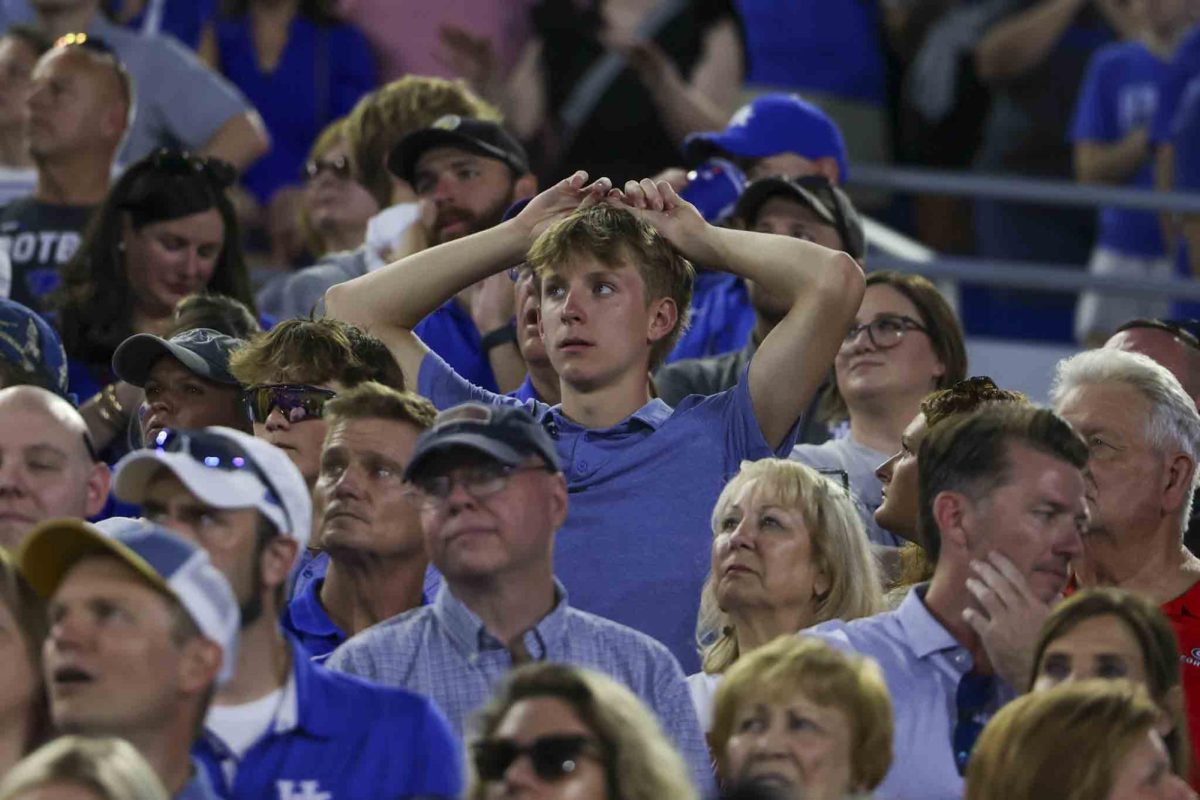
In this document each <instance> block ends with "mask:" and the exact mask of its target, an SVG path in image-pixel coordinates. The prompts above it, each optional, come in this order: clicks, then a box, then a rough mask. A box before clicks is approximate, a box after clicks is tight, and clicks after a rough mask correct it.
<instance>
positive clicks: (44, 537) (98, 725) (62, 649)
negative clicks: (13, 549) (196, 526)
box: [18, 519, 238, 800]
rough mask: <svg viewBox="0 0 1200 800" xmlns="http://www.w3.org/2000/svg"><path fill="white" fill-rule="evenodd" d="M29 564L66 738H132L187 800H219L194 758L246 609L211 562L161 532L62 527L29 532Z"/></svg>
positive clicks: (24, 562)
mask: <svg viewBox="0 0 1200 800" xmlns="http://www.w3.org/2000/svg"><path fill="white" fill-rule="evenodd" d="M18 564H19V566H20V569H21V572H22V573H23V574H24V575H25V577H26V578H27V579H28V580H29V585H30V586H32V587H33V589H34V591H36V592H37V593H38V594H40V595H42V596H43V597H45V598H46V599H47V601H48V603H49V613H50V634H49V636H48V637H47V639H46V644H45V647H44V653H43V656H44V660H43V669H44V673H45V680H46V689H47V692H48V694H49V695H50V713H51V717H52V718H53V721H54V726H55V728H57V729H58V730H59V731H60V732H63V733H78V734H83V735H87V736H117V737H120V738H122V739H125V740H126V741H128V742H129V743H130V744H132V745H133V746H134V747H136V748H137V749H138V751H139V752H140V753H141V754H142V756H144V757H145V759H146V761H147V762H149V764H150V766H151V767H152V768H153V769H154V771H155V772H156V773H157V774H158V777H159V779H160V780H162V783H163V786H165V787H166V788H167V791H168V792H170V794H171V796H172V797H174V798H176V800H210V798H216V797H219V795H217V794H216V793H215V792H213V789H212V787H211V785H210V783H209V781H208V778H207V775H206V773H205V771H204V769H203V767H201V766H199V765H198V764H196V763H195V762H193V760H192V757H191V748H192V742H193V741H194V739H195V738H196V732H197V731H198V730H199V729H200V723H201V721H202V720H203V719H204V713H205V709H206V708H207V707H208V703H209V698H210V697H211V696H212V693H213V691H214V689H215V688H216V687H217V686H219V685H220V684H222V683H225V682H227V681H228V680H229V678H230V677H231V675H232V674H233V668H234V662H235V659H236V656H235V649H236V646H237V631H238V608H237V602H236V601H235V600H234V597H233V592H232V591H230V588H229V584H228V583H227V582H226V581H225V579H224V578H223V577H222V576H221V574H220V573H219V572H217V571H216V569H215V568H213V566H212V564H211V563H210V562H209V560H208V555H207V554H206V553H205V552H204V551H203V550H201V549H199V548H198V547H196V546H194V545H192V544H189V543H188V542H185V541H184V540H182V539H180V538H178V537H176V536H174V535H173V534H171V533H168V532H167V531H165V530H163V529H162V528H159V527H158V526H156V525H152V524H150V523H143V522H139V521H136V520H120V521H119V524H117V525H114V526H112V527H108V528H106V530H104V531H102V530H100V529H99V528H97V527H95V526H93V525H89V524H88V523H86V522H81V521H78V520H62V519H58V520H50V521H49V522H45V523H43V524H41V525H39V526H38V527H37V528H36V529H35V530H34V531H33V532H32V533H31V534H30V536H29V538H28V539H27V540H26V542H25V544H24V545H23V546H22V548H21V550H20V553H19V556H18Z"/></svg>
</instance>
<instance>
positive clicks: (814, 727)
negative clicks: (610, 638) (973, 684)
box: [710, 636, 893, 800]
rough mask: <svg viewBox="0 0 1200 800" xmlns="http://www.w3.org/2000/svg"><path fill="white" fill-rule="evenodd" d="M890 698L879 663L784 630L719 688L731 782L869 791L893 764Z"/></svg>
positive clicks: (818, 792)
mask: <svg viewBox="0 0 1200 800" xmlns="http://www.w3.org/2000/svg"><path fill="white" fill-rule="evenodd" d="M892 734H893V722H892V702H891V698H890V696H889V695H888V690H887V684H886V683H884V680H883V675H882V673H881V672H880V671H879V667H878V665H876V664H875V662H873V661H871V660H870V659H867V658H863V657H862V656H858V655H855V654H852V653H842V652H839V651H837V650H835V649H834V648H832V647H830V646H829V645H828V644H826V643H825V642H823V641H821V640H819V639H808V638H805V637H803V636H781V637H779V638H778V639H776V640H775V641H773V642H771V643H770V644H768V645H765V646H763V647H760V648H759V649H757V650H755V651H754V652H753V653H751V654H749V655H747V656H746V657H745V658H743V659H741V660H740V661H738V663H736V664H734V665H733V667H731V668H730V670H729V673H728V674H727V675H726V676H725V680H724V681H723V682H722V683H721V687H720V688H719V689H718V690H717V696H716V703H715V708H714V715H713V727H712V736H711V739H710V741H711V745H712V749H713V756H714V758H715V760H716V763H717V774H718V777H719V778H720V781H721V784H722V785H723V786H724V787H725V788H726V789H727V790H729V789H732V790H735V791H736V790H739V789H747V788H749V787H752V786H757V785H762V786H766V787H770V788H772V789H774V790H776V793H775V794H773V795H771V796H772V797H778V798H780V800H786V799H787V798H804V800H845V798H849V797H852V796H853V797H864V796H868V795H869V793H870V792H871V791H873V790H874V789H875V787H876V786H878V785H879V783H880V782H881V781H882V780H883V778H884V776H885V775H887V771H888V768H889V767H890V766H891V763H892Z"/></svg>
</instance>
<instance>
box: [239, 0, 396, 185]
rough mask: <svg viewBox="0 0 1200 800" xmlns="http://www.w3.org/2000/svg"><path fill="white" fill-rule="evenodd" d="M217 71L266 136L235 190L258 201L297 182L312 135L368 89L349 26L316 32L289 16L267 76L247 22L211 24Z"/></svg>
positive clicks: (362, 47)
mask: <svg viewBox="0 0 1200 800" xmlns="http://www.w3.org/2000/svg"><path fill="white" fill-rule="evenodd" d="M216 32H217V45H218V48H219V50H220V64H221V72H222V74H224V75H225V77H227V78H228V79H229V80H231V81H232V82H233V83H234V85H236V86H237V87H238V88H239V89H241V90H242V92H243V93H244V94H245V95H246V97H247V98H248V99H249V100H250V102H251V103H253V104H254V106H255V108H257V109H258V112H259V113H260V114H261V115H262V118H263V121H264V122H265V123H266V125H267V130H268V131H269V132H270V134H271V150H270V151H269V152H268V153H267V154H266V155H265V156H263V157H262V158H260V159H258V160H257V161H255V162H254V164H253V165H252V166H251V167H250V168H249V169H247V170H246V173H245V175H244V176H243V177H242V183H243V184H244V185H245V186H246V187H247V188H248V189H249V190H250V191H251V192H253V193H254V195H255V196H256V197H257V198H258V200H259V202H266V201H267V200H269V199H270V197H271V195H272V194H273V193H274V191H275V190H276V189H278V188H279V187H280V186H283V185H285V184H289V183H298V182H299V181H300V169H301V168H302V167H303V166H304V160H305V158H307V156H308V151H309V148H311V147H312V144H313V142H314V141H315V140H316V138H317V135H318V134H320V132H321V130H322V129H323V128H324V127H325V126H326V125H328V124H329V123H330V122H332V121H333V120H335V119H337V118H339V117H341V116H344V115H345V114H347V113H349V111H350V109H351V108H353V107H354V104H355V103H357V102H358V100H359V98H360V97H362V96H363V95H364V94H366V93H367V92H369V91H371V90H372V89H374V88H375V86H376V83H377V81H376V75H375V67H374V65H373V64H372V62H371V53H370V50H369V47H368V45H367V40H366V39H365V38H364V37H363V35H362V34H361V33H359V31H358V30H357V29H356V28H354V27H353V26H351V25H316V24H314V23H313V22H310V21H309V20H307V19H304V18H303V17H300V16H299V15H297V16H296V17H295V18H294V19H293V20H292V24H291V26H290V27H289V29H288V39H287V44H286V45H285V46H284V49H283V53H282V55H280V57H279V63H278V64H277V65H276V66H275V69H273V70H272V71H270V72H264V71H263V70H262V68H261V67H260V65H259V61H258V54H257V53H256V51H255V49H254V39H253V34H252V32H251V28H250V22H249V20H248V19H246V18H245V17H240V18H234V19H222V20H219V21H218V23H217V26H216Z"/></svg>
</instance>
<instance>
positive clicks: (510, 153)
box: [387, 114, 529, 183]
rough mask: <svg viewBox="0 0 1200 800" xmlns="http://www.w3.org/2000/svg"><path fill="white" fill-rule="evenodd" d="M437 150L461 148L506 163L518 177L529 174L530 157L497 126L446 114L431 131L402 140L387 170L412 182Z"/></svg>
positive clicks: (425, 130)
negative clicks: (422, 162)
mask: <svg viewBox="0 0 1200 800" xmlns="http://www.w3.org/2000/svg"><path fill="white" fill-rule="evenodd" d="M434 147H459V148H462V149H463V150H468V151H470V152H472V153H477V154H479V155H481V156H486V157H488V158H494V159H496V160H497V161H503V162H504V163H505V164H507V165H508V166H509V167H511V168H512V170H513V171H514V172H516V173H517V174H518V175H524V174H526V173H527V172H529V156H527V155H526V154H525V148H524V147H521V144H520V142H518V141H517V140H516V139H514V138H513V137H512V135H511V134H510V133H509V132H508V131H506V130H504V128H502V127H500V126H499V125H497V124H496V123H495V122H488V121H487V120H482V119H473V118H472V117H460V116H458V115H457V114H447V115H446V116H444V117H440V118H438V120H437V121H436V122H434V123H433V124H432V125H430V126H429V127H428V128H422V129H421V130H419V131H413V132H412V133H410V134H408V135H407V136H405V137H404V138H403V139H401V140H400V143H399V144H397V145H396V146H395V147H394V148H392V152H391V153H390V154H389V155H388V160H387V168H388V171H389V172H391V173H392V174H393V175H395V176H396V177H397V178H403V179H404V180H406V181H408V182H409V183H412V180H413V173H414V172H416V169H417V160H418V159H420V158H421V154H422V153H424V152H425V151H426V150H429V149H431V148H434Z"/></svg>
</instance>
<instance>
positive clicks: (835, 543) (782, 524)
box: [688, 458, 883, 729]
mask: <svg viewBox="0 0 1200 800" xmlns="http://www.w3.org/2000/svg"><path fill="white" fill-rule="evenodd" d="M712 530H713V543H712V568H711V570H710V572H709V575H708V579H707V580H706V581H705V582H704V588H703V589H702V590H701V592H700V615H699V618H698V619H697V621H696V639H697V641H698V643H699V645H700V657H701V666H702V668H703V670H704V671H703V672H700V673H697V674H695V675H692V676H690V677H689V678H688V688H689V689H690V690H691V693H692V702H693V703H694V704H695V706H696V713H697V716H699V718H700V723H701V724H702V725H704V726H705V729H707V728H708V726H709V724H710V721H711V718H712V697H713V693H714V692H715V691H716V687H717V683H718V682H719V681H720V678H721V674H722V673H723V672H725V670H726V669H728V668H729V667H730V665H732V664H733V663H734V662H735V661H737V659H738V657H739V656H741V655H742V654H744V653H748V652H749V651H751V650H753V649H754V648H756V647H759V646H761V645H763V644H766V643H767V642H769V641H771V640H772V639H774V638H775V637H777V636H780V635H782V634H785V633H795V632H796V631H799V630H801V629H803V628H808V627H811V626H813V625H816V624H817V623H819V622H825V621H826V620H831V619H843V620H850V619H857V618H859V617H866V616H870V615H871V614H875V613H878V612H879V611H880V610H882V607H883V604H882V596H881V586H880V577H879V570H878V567H877V565H876V563H875V557H874V555H873V554H872V552H871V545H870V543H869V542H868V541H867V537H866V534H865V533H864V532H863V527H862V522H861V520H860V519H859V516H858V512H857V511H856V509H855V506H854V500H853V499H852V498H851V497H850V495H849V494H848V493H847V491H846V489H845V488H844V487H843V486H842V484H841V483H839V482H837V481H835V480H833V479H830V478H828V477H826V476H825V475H822V474H821V473H819V472H817V471H816V470H814V469H812V468H811V467H807V466H805V465H804V464H801V463H799V462H797V461H789V460H786V459H780V458H764V459H762V460H760V461H745V462H743V463H742V467H741V469H740V470H739V471H738V473H737V474H736V475H734V476H733V478H731V479H730V481H729V483H727V484H726V485H725V488H724V489H723V490H722V491H721V495H720V497H718V498H717V503H716V505H715V506H714V508H713V514H712Z"/></svg>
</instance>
